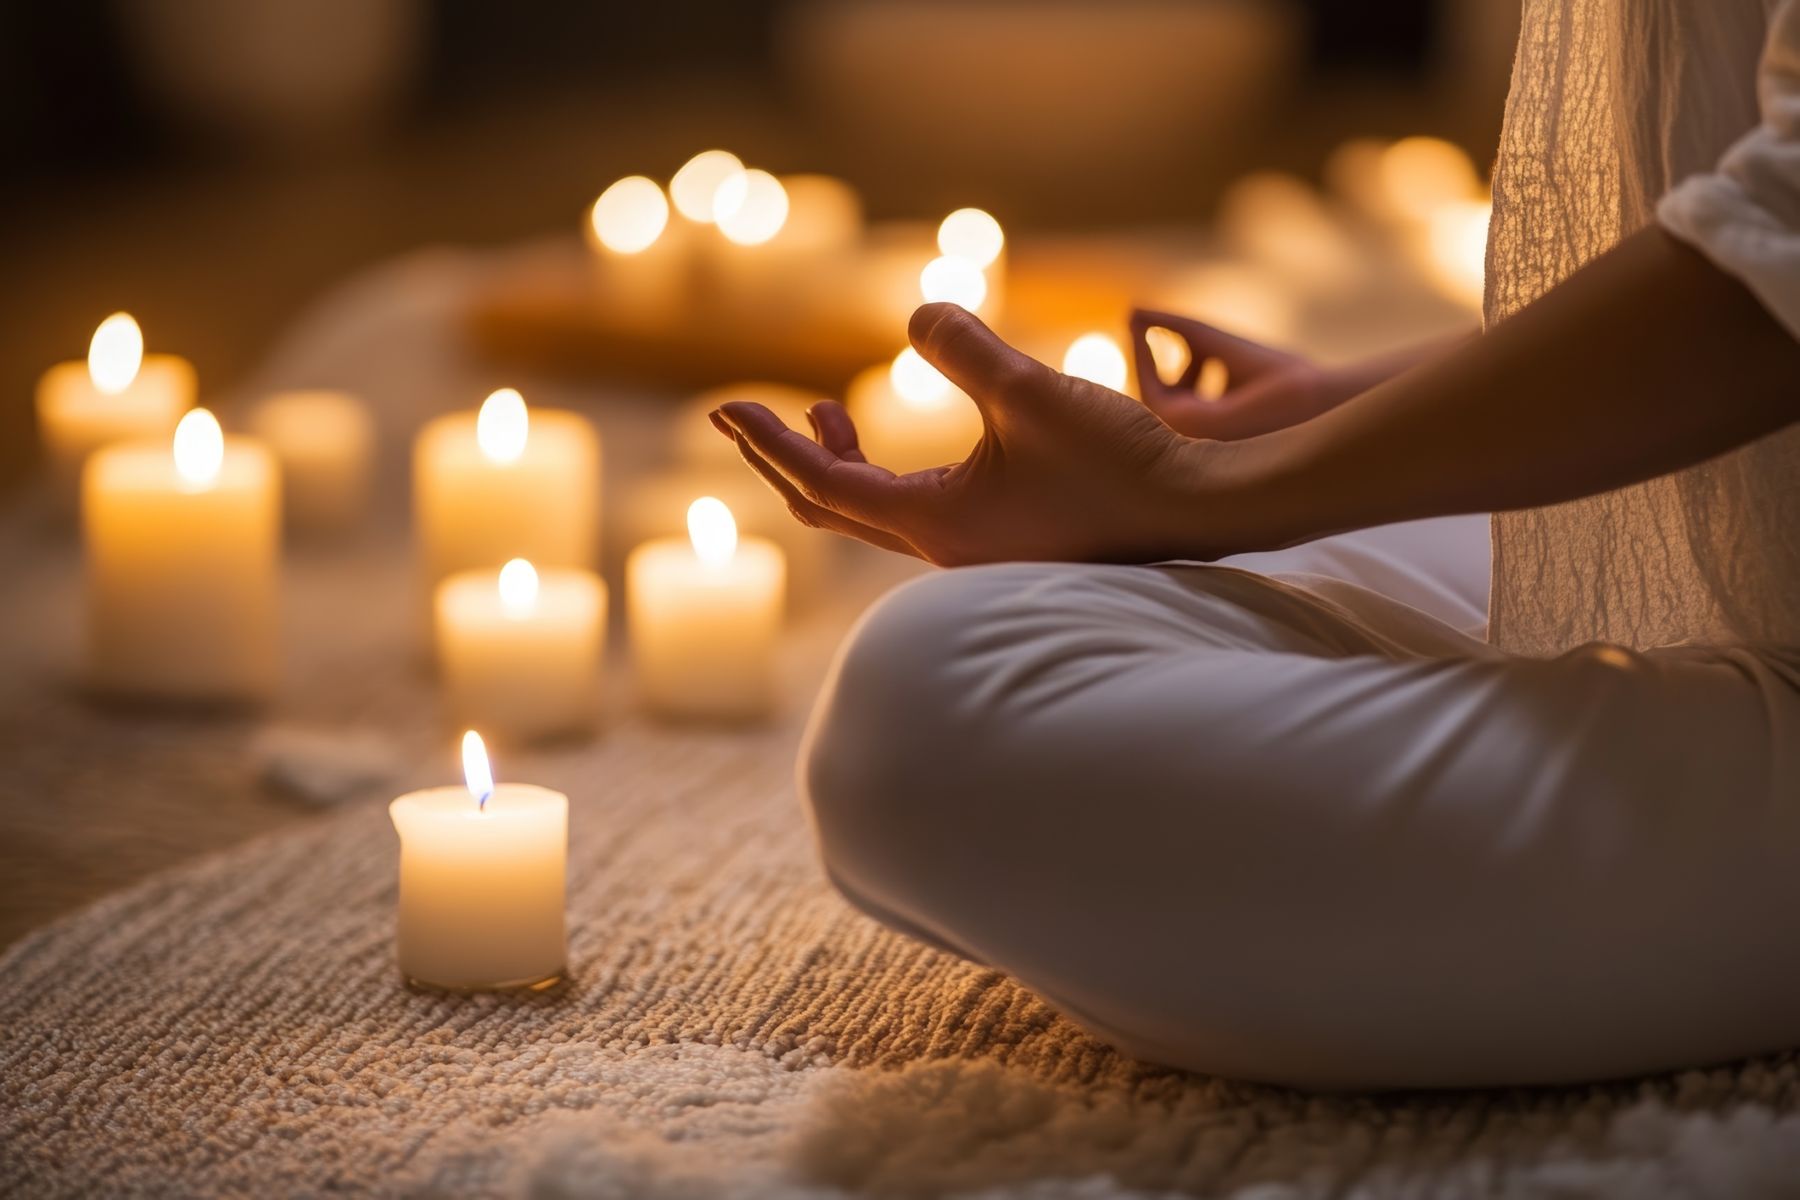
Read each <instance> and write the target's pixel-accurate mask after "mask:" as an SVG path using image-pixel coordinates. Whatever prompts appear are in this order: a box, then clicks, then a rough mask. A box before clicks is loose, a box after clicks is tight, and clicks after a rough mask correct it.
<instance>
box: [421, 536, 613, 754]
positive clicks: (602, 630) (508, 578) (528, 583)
mask: <svg viewBox="0 0 1800 1200" xmlns="http://www.w3.org/2000/svg"><path fill="white" fill-rule="evenodd" d="M436 607H437V648H438V665H439V667H440V669H441V671H442V674H443V681H444V698H445V701H446V704H447V707H448V708H449V710H450V713H451V715H452V716H453V718H454V719H455V721H456V723H457V724H459V725H464V726H467V725H475V726H479V727H480V728H483V729H486V730H488V731H489V733H491V734H496V735H499V736H500V737H503V738H505V739H507V740H509V741H512V742H515V743H518V742H527V741H532V740H535V739H539V738H548V737H555V736H558V735H563V734H573V733H580V732H583V731H585V730H589V729H592V728H593V725H594V720H595V718H596V717H597V716H598V714H599V710H600V669H601V662H602V656H603V653H604V650H605V645H606V585H605V584H604V583H602V582H601V581H600V578H599V576H597V575H595V574H594V573H593V572H592V571H585V570H582V569H580V568H578V567H545V568H544V569H543V570H542V571H539V570H537V569H536V568H535V567H533V566H532V564H531V563H530V562H528V561H526V560H525V559H522V558H515V559H513V560H512V561H511V562H509V563H507V564H506V565H505V566H504V567H501V568H500V570H499V571H497V572H496V571H489V570H476V571H460V572H458V573H457V574H455V575H452V576H450V577H449V578H448V579H446V580H444V582H442V583H440V584H439V585H438V590H437V606H436Z"/></svg>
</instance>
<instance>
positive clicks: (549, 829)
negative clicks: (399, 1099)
mask: <svg viewBox="0 0 1800 1200" xmlns="http://www.w3.org/2000/svg"><path fill="white" fill-rule="evenodd" d="M463 778H464V781H465V782H464V786H462V787H457V786H454V785H452V786H450V787H439V788H429V789H427V790H425V791H420V792H409V793H407V794H406V795H404V796H401V797H400V798H399V799H397V800H395V801H394V802H393V803H392V804H390V805H388V815H389V816H391V817H392V818H393V821H394V829H395V831H396V832H397V833H399V835H400V913H399V918H400V919H399V939H398V950H399V959H400V973H401V974H402V975H404V976H405V977H406V980H407V982H408V983H411V984H413V985H415V986H419V987H435V988H448V989H451V990H454V991H491V990H500V989H509V988H530V989H534V990H535V989H541V988H546V987H549V986H551V985H552V984H554V983H556V982H557V980H559V979H560V978H561V977H562V973H563V970H564V963H565V962H566V960H567V950H566V948H565V942H564V931H563V892H564V875H565V873H566V872H567V869H568V852H569V851H568V847H569V798H568V797H567V796H565V795H563V794H562V793H561V792H553V791H551V790H549V789H548V788H541V787H533V786H531V785H530V784H526V783H502V784H498V785H496V784H495V783H494V776H493V772H492V770H491V769H490V767H489V765H488V757H487V748H486V747H485V746H483V745H482V742H481V738H480V736H479V735H477V734H476V733H475V732H474V731H473V730H471V731H470V732H468V733H466V734H464V735H463Z"/></svg>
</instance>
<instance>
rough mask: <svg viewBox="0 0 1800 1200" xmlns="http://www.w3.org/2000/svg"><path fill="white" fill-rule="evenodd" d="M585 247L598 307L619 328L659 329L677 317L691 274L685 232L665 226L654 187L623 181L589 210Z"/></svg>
mask: <svg viewBox="0 0 1800 1200" xmlns="http://www.w3.org/2000/svg"><path fill="white" fill-rule="evenodd" d="M586 234H587V242H588V246H589V248H590V249H591V250H592V251H593V253H594V255H595V259H596V262H597V264H598V267H599V276H598V279H599V289H600V302H601V304H602V305H603V306H604V307H605V308H606V310H607V313H608V315H609V317H610V318H611V319H613V320H615V321H617V322H622V323H624V324H628V325H629V324H643V325H653V324H661V323H663V322H665V321H667V320H669V319H671V318H672V317H675V316H678V315H679V314H678V310H679V308H680V305H681V303H682V301H683V299H684V298H685V296H686V292H687V284H688V275H689V271H690V254H689V251H690V249H691V245H690V239H689V237H688V236H687V235H688V231H687V230H686V229H685V228H684V227H682V226H680V225H671V224H670V222H669V200H668V197H667V196H665V195H663V190H662V188H661V187H659V186H657V184H656V181H655V180H653V179H648V178H646V177H645V176H642V175H627V176H626V177H625V178H623V179H620V180H618V181H617V182H615V183H613V184H612V185H611V186H610V187H608V188H607V189H606V190H605V191H604V192H601V193H600V198H599V199H598V200H595V201H594V203H593V205H592V207H590V208H589V209H588V220H587V228H586Z"/></svg>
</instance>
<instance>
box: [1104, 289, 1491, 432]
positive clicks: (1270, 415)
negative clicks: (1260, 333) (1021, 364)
mask: <svg viewBox="0 0 1800 1200" xmlns="http://www.w3.org/2000/svg"><path fill="white" fill-rule="evenodd" d="M1152 329H1163V330H1167V331H1168V332H1169V333H1171V334H1173V335H1175V336H1176V337H1178V338H1180V339H1181V340H1182V341H1183V342H1185V343H1186V344H1187V349H1188V364H1187V366H1186V368H1185V369H1184V370H1183V371H1182V373H1181V375H1180V377H1179V378H1177V379H1174V380H1172V381H1166V380H1164V379H1163V378H1162V376H1161V374H1160V373H1159V372H1158V371H1157V369H1156V360H1155V356H1154V354H1153V353H1152V351H1151V349H1150V331H1151V330H1152ZM1459 340H1460V339H1459ZM1131 342H1132V353H1133V355H1134V356H1135V357H1136V359H1137V375H1138V388H1139V390H1140V391H1142V392H1143V394H1144V403H1145V404H1147V405H1148V406H1149V407H1150V410H1151V411H1152V412H1154V413H1155V414H1156V415H1157V416H1159V417H1161V418H1162V419H1163V420H1165V421H1167V422H1168V423H1169V425H1170V426H1172V427H1173V428H1175V429H1177V430H1179V431H1180V432H1182V433H1185V434H1187V435H1188V436H1189V437H1196V438H1215V439H1218V440H1220V441H1227V442H1235V441H1240V440H1242V439H1244V438H1252V437H1258V436H1260V435H1262V434H1265V433H1273V432H1275V431H1276V430H1278V429H1286V428H1288V427H1289V426H1292V425H1298V424H1300V423H1301V422H1302V421H1310V420H1312V418H1314V417H1316V416H1318V415H1319V414H1320V413H1323V412H1329V411H1330V410H1331V409H1334V408H1336V407H1337V406H1338V405H1340V404H1342V403H1343V402H1344V401H1346V400H1348V399H1350V398H1351V397H1352V396H1355V395H1357V394H1358V393H1360V392H1364V391H1367V390H1368V389H1369V388H1372V387H1374V386H1376V385H1377V384H1379V383H1384V382H1386V381H1387V380H1388V379H1390V378H1392V377H1393V376H1395V375H1398V374H1399V373H1400V372H1402V371H1404V370H1407V369H1409V368H1411V367H1414V366H1417V365H1419V364H1420V363H1421V362H1424V361H1426V360H1427V359H1429V358H1430V357H1432V356H1433V355H1435V354H1437V353H1440V352H1442V351H1443V350H1444V349H1445V347H1446V345H1447V343H1445V342H1433V343H1430V344H1428V345H1424V346H1416V347H1412V348H1410V349H1407V350H1403V351H1401V352H1399V353H1395V354H1387V355H1382V356H1380V357H1377V358H1372V359H1367V360H1365V361H1363V362H1358V363H1353V364H1350V365H1348V366H1341V367H1321V366H1318V365H1317V364H1315V363H1313V362H1312V361H1311V360H1309V359H1306V358H1302V357H1301V356H1300V355H1298V354H1290V353H1288V352H1287V351H1286V350H1277V349H1275V348H1274V347H1272V346H1263V345H1259V344H1258V343H1256V342H1252V341H1247V340H1245V339H1244V338H1241V337H1235V336H1233V335H1232V334H1229V333H1226V332H1225V331H1224V330H1222V329H1218V328H1215V327H1214V326H1211V325H1208V324H1206V323H1205V322H1204V321H1196V320H1193V319H1192V318H1190V317H1182V316H1177V315H1175V314H1174V313H1166V312H1151V311H1147V310H1145V309H1138V310H1136V311H1135V312H1133V313H1132V314H1131ZM1209 358H1210V359H1216V360H1218V362H1219V363H1220V364H1221V365H1223V366H1224V368H1225V391H1224V393H1223V394H1222V395H1218V396H1202V395H1201V394H1200V392H1199V384H1200V378H1201V370H1202V367H1203V365H1204V364H1205V362H1206V360H1207V359H1209Z"/></svg>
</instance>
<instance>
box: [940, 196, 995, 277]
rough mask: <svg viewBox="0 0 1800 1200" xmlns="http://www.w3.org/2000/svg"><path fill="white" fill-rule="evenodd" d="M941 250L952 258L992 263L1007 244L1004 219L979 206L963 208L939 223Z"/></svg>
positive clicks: (982, 263) (988, 264)
mask: <svg viewBox="0 0 1800 1200" xmlns="http://www.w3.org/2000/svg"><path fill="white" fill-rule="evenodd" d="M937 244H938V250H939V251H941V252H942V253H944V254H948V255H950V256H951V257H952V258H962V259H967V260H968V261H969V262H972V263H974V264H975V265H976V266H977V267H988V266H992V265H993V262H994V260H995V259H997V258H999V257H1000V251H1001V250H1003V249H1005V247H1006V234H1005V233H1004V232H1003V231H1002V230H1001V228H1000V222H998V221H996V220H994V218H993V216H992V215H991V214H989V213H987V212H985V211H984V210H982V209H979V208H959V209H957V210H956V211H955V212H953V213H951V214H950V215H949V216H947V217H945V218H944V220H943V223H942V224H940V225H939V226H938V233H937Z"/></svg>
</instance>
